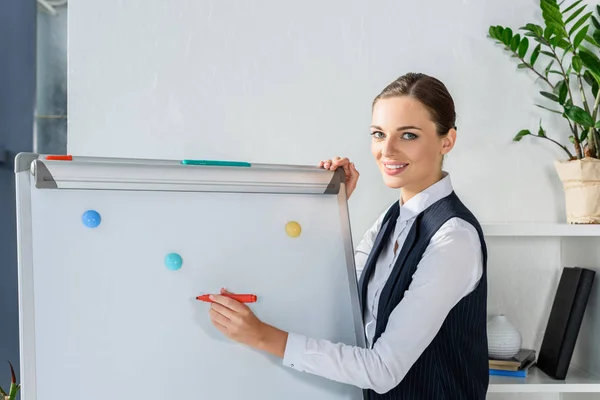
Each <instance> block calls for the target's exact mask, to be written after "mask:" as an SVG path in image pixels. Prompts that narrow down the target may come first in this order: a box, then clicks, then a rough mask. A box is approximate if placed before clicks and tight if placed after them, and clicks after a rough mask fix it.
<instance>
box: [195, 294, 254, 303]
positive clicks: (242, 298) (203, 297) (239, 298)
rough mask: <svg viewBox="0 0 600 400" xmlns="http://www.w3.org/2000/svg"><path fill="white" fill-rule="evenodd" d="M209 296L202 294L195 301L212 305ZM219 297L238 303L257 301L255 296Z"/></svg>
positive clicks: (229, 295) (232, 295) (230, 295)
mask: <svg viewBox="0 0 600 400" xmlns="http://www.w3.org/2000/svg"><path fill="white" fill-rule="evenodd" d="M209 296H210V294H203V295H201V296H198V297H196V300H201V301H206V302H208V303H212V302H213V301H212V300H211V299H210V298H209ZM221 296H225V297H229V298H231V299H234V300H237V301H239V302H240V303H254V302H256V299H257V297H256V295H255V294H222V295H221Z"/></svg>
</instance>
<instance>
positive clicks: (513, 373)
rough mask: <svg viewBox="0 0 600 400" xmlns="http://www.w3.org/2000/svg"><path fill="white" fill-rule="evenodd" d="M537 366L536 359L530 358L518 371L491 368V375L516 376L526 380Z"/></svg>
mask: <svg viewBox="0 0 600 400" xmlns="http://www.w3.org/2000/svg"><path fill="white" fill-rule="evenodd" d="M534 365H535V359H534V358H530V359H528V360H527V361H525V363H524V364H523V365H521V367H520V368H519V369H517V370H508V369H497V368H490V375H497V376H514V377H518V378H526V377H527V373H528V372H529V370H530V369H531V367H533V366H534Z"/></svg>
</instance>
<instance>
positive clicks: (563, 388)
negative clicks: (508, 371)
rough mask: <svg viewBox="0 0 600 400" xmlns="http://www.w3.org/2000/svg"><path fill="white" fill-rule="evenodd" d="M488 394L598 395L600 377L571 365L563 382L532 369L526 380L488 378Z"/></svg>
mask: <svg viewBox="0 0 600 400" xmlns="http://www.w3.org/2000/svg"><path fill="white" fill-rule="evenodd" d="M488 392H489V393H517V392H520V393H592V392H598V393H600V377H598V376H595V375H593V374H590V373H589V372H587V371H585V370H583V369H581V368H578V367H576V366H574V365H571V367H570V368H569V373H568V374H567V378H566V379H565V380H564V381H560V380H555V379H552V378H550V377H549V376H548V375H546V374H545V373H543V372H542V371H541V370H539V369H538V368H536V367H533V368H532V369H531V370H530V371H529V374H528V376H527V377H526V378H515V377H507V376H490V386H489V390H488Z"/></svg>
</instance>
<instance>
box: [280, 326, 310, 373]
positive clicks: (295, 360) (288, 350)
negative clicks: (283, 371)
mask: <svg viewBox="0 0 600 400" xmlns="http://www.w3.org/2000/svg"><path fill="white" fill-rule="evenodd" d="M306 342H307V340H306V336H302V335H298V334H295V333H291V332H289V333H288V338H287V342H286V345H285V352H284V353H283V365H285V366H287V367H290V368H293V369H295V370H297V371H303V365H302V356H303V355H304V353H305V352H306Z"/></svg>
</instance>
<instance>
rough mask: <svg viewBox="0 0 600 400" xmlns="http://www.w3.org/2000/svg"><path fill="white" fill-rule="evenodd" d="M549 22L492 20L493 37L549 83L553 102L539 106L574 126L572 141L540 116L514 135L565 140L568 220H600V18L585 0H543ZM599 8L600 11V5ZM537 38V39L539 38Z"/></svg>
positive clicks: (546, 92) (558, 164)
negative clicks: (556, 135) (515, 24)
mask: <svg viewBox="0 0 600 400" xmlns="http://www.w3.org/2000/svg"><path fill="white" fill-rule="evenodd" d="M540 8H541V12H542V18H543V21H544V24H543V26H540V25H537V24H534V23H527V24H525V25H524V26H522V27H520V28H519V29H518V30H519V31H521V33H522V34H521V33H518V32H513V29H511V28H510V27H504V26H500V25H494V26H490V28H489V37H490V38H491V39H493V40H494V42H495V43H498V44H500V45H501V48H502V49H503V51H506V52H507V53H508V54H510V55H511V56H512V57H514V58H516V59H518V60H519V63H518V66H517V68H518V69H521V70H523V71H530V72H532V76H534V77H535V78H536V81H538V82H540V84H541V85H543V86H544V88H543V89H542V90H541V91H540V94H541V95H542V96H544V97H545V98H546V99H548V100H550V102H551V105H540V104H536V106H538V107H541V108H543V109H544V110H546V111H548V112H551V113H556V114H559V115H561V116H562V117H563V118H564V121H565V122H566V124H565V129H567V128H568V129H569V132H570V136H569V140H570V144H568V146H567V145H565V144H563V143H560V141H559V140H555V139H553V138H551V137H550V136H548V134H547V132H546V130H545V129H544V128H543V127H542V123H541V121H540V124H539V127H537V128H536V129H535V130H534V132H535V131H537V132H536V133H532V132H531V131H530V130H529V129H523V130H521V131H520V132H518V133H517V134H516V136H514V138H513V140H514V141H516V142H518V141H520V140H522V139H523V138H524V137H534V138H539V139H544V140H548V141H549V142H551V143H553V144H555V145H558V146H560V148H561V149H562V150H563V151H564V153H565V156H566V157H565V159H564V160H556V161H555V163H554V165H555V168H556V171H557V174H558V176H559V179H560V180H561V181H562V183H563V187H564V190H565V202H566V214H567V215H566V218H567V222H568V223H580V224H590V223H591V224H597V223H600V115H598V107H599V105H600V91H599V84H600V59H599V58H598V56H597V55H596V51H597V50H598V49H599V48H600V22H599V21H598V18H597V17H596V16H595V15H594V11H589V9H588V6H587V5H586V4H583V1H582V0H576V1H571V2H568V3H567V2H566V1H562V2H560V3H558V2H557V1H556V0H540ZM595 11H596V12H597V13H598V14H600V6H598V5H596V7H595ZM536 43H537V44H536Z"/></svg>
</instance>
